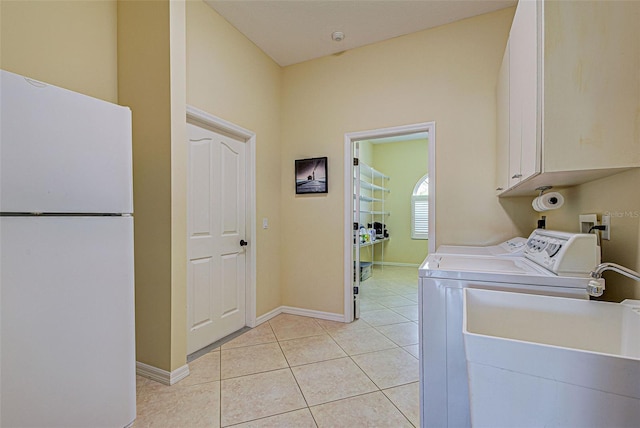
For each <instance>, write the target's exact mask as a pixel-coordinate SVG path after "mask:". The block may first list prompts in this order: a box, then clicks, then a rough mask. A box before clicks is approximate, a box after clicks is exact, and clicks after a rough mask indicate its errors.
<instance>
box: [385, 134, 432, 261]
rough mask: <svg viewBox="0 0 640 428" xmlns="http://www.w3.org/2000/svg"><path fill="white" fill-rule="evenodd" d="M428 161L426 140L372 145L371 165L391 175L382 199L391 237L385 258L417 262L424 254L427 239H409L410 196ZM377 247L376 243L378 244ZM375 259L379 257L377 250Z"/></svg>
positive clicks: (424, 172) (423, 173)
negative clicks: (388, 213)
mask: <svg viewBox="0 0 640 428" xmlns="http://www.w3.org/2000/svg"><path fill="white" fill-rule="evenodd" d="M428 161H429V146H428V143H427V140H424V139H423V140H413V141H401V142H397V143H389V144H374V145H373V166H374V167H375V168H376V169H378V170H380V171H382V172H383V173H385V174H386V175H388V176H389V177H391V179H390V180H389V182H388V183H387V187H388V188H389V190H391V192H389V193H388V194H387V195H386V198H385V211H389V212H391V215H390V216H388V217H387V219H386V223H387V228H388V229H389V236H390V237H391V239H390V240H389V241H387V242H385V243H383V244H382V245H384V261H385V262H389V263H403V264H404V263H406V264H415V265H418V264H420V263H422V262H423V261H424V259H425V257H427V252H428V244H429V241H427V240H424V239H411V195H412V194H413V188H414V187H415V185H416V183H417V182H418V180H420V179H421V178H422V177H423V176H424V175H425V174H426V173H427V167H428ZM378 246H379V245H378ZM374 256H375V260H380V256H381V252H380V251H377V252H376V254H375V255H374Z"/></svg>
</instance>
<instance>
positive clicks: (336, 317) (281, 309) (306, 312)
mask: <svg viewBox="0 0 640 428" xmlns="http://www.w3.org/2000/svg"><path fill="white" fill-rule="evenodd" d="M280 314H291V315H300V316H303V317H310V318H318V319H322V320H329V321H337V322H345V321H344V316H343V315H342V314H334V313H332V312H322V311H314V310H313V309H302V308H294V307H293V306H278V307H277V308H275V309H273V310H271V311H269V312H267V313H266V314H264V315H260V316H259V317H258V318H257V319H256V325H260V324H262V323H264V322H267V321H269V320H270V319H271V318H274V317H276V316H278V315H280Z"/></svg>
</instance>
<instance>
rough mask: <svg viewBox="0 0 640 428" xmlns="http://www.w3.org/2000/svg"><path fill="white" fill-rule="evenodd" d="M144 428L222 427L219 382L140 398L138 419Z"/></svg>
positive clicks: (138, 423)
mask: <svg viewBox="0 0 640 428" xmlns="http://www.w3.org/2000/svg"><path fill="white" fill-rule="evenodd" d="M133 426H134V427H135V428H141V427H193V428H199V427H219V426H220V382H219V381H216V382H209V383H204V384H200V385H194V386H190V387H184V388H174V387H171V389H169V390H167V391H165V392H158V393H155V394H148V395H146V396H144V397H141V396H140V395H138V399H137V417H136V421H135V423H134V425H133Z"/></svg>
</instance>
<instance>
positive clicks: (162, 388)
mask: <svg viewBox="0 0 640 428" xmlns="http://www.w3.org/2000/svg"><path fill="white" fill-rule="evenodd" d="M170 388H171V387H170V386H169V385H165V384H163V383H160V382H158V381H155V380H152V379H149V378H146V377H144V376H139V375H136V393H138V394H140V393H144V394H155V393H158V392H166V391H168V390H169V389H170Z"/></svg>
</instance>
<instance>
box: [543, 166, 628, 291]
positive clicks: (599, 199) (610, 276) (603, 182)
mask: <svg viewBox="0 0 640 428" xmlns="http://www.w3.org/2000/svg"><path fill="white" fill-rule="evenodd" d="M639 188H640V170H637V169H636V170H631V171H628V172H623V173H621V174H617V175H614V176H611V177H606V178H603V179H600V180H596V181H592V182H590V183H586V184H583V185H580V186H576V187H573V188H569V189H564V190H560V193H562V194H563V196H564V197H565V204H564V206H563V207H562V208H560V209H558V210H555V211H548V212H546V213H545V214H547V225H548V228H549V229H559V230H566V231H572V232H578V216H579V215H580V214H598V215H602V214H604V213H607V212H608V213H610V214H611V240H610V241H602V261H605V262H614V263H618V264H621V265H623V266H626V267H628V268H630V269H633V270H636V271H640V193H639V192H638V189H639ZM604 278H605V280H606V281H607V282H606V287H607V288H606V291H605V294H604V296H603V298H604V299H605V300H610V301H621V300H624V299H640V283H637V282H635V281H633V280H631V279H628V278H626V277H624V276H622V275H618V274H616V273H612V272H608V273H605V274H604Z"/></svg>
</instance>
